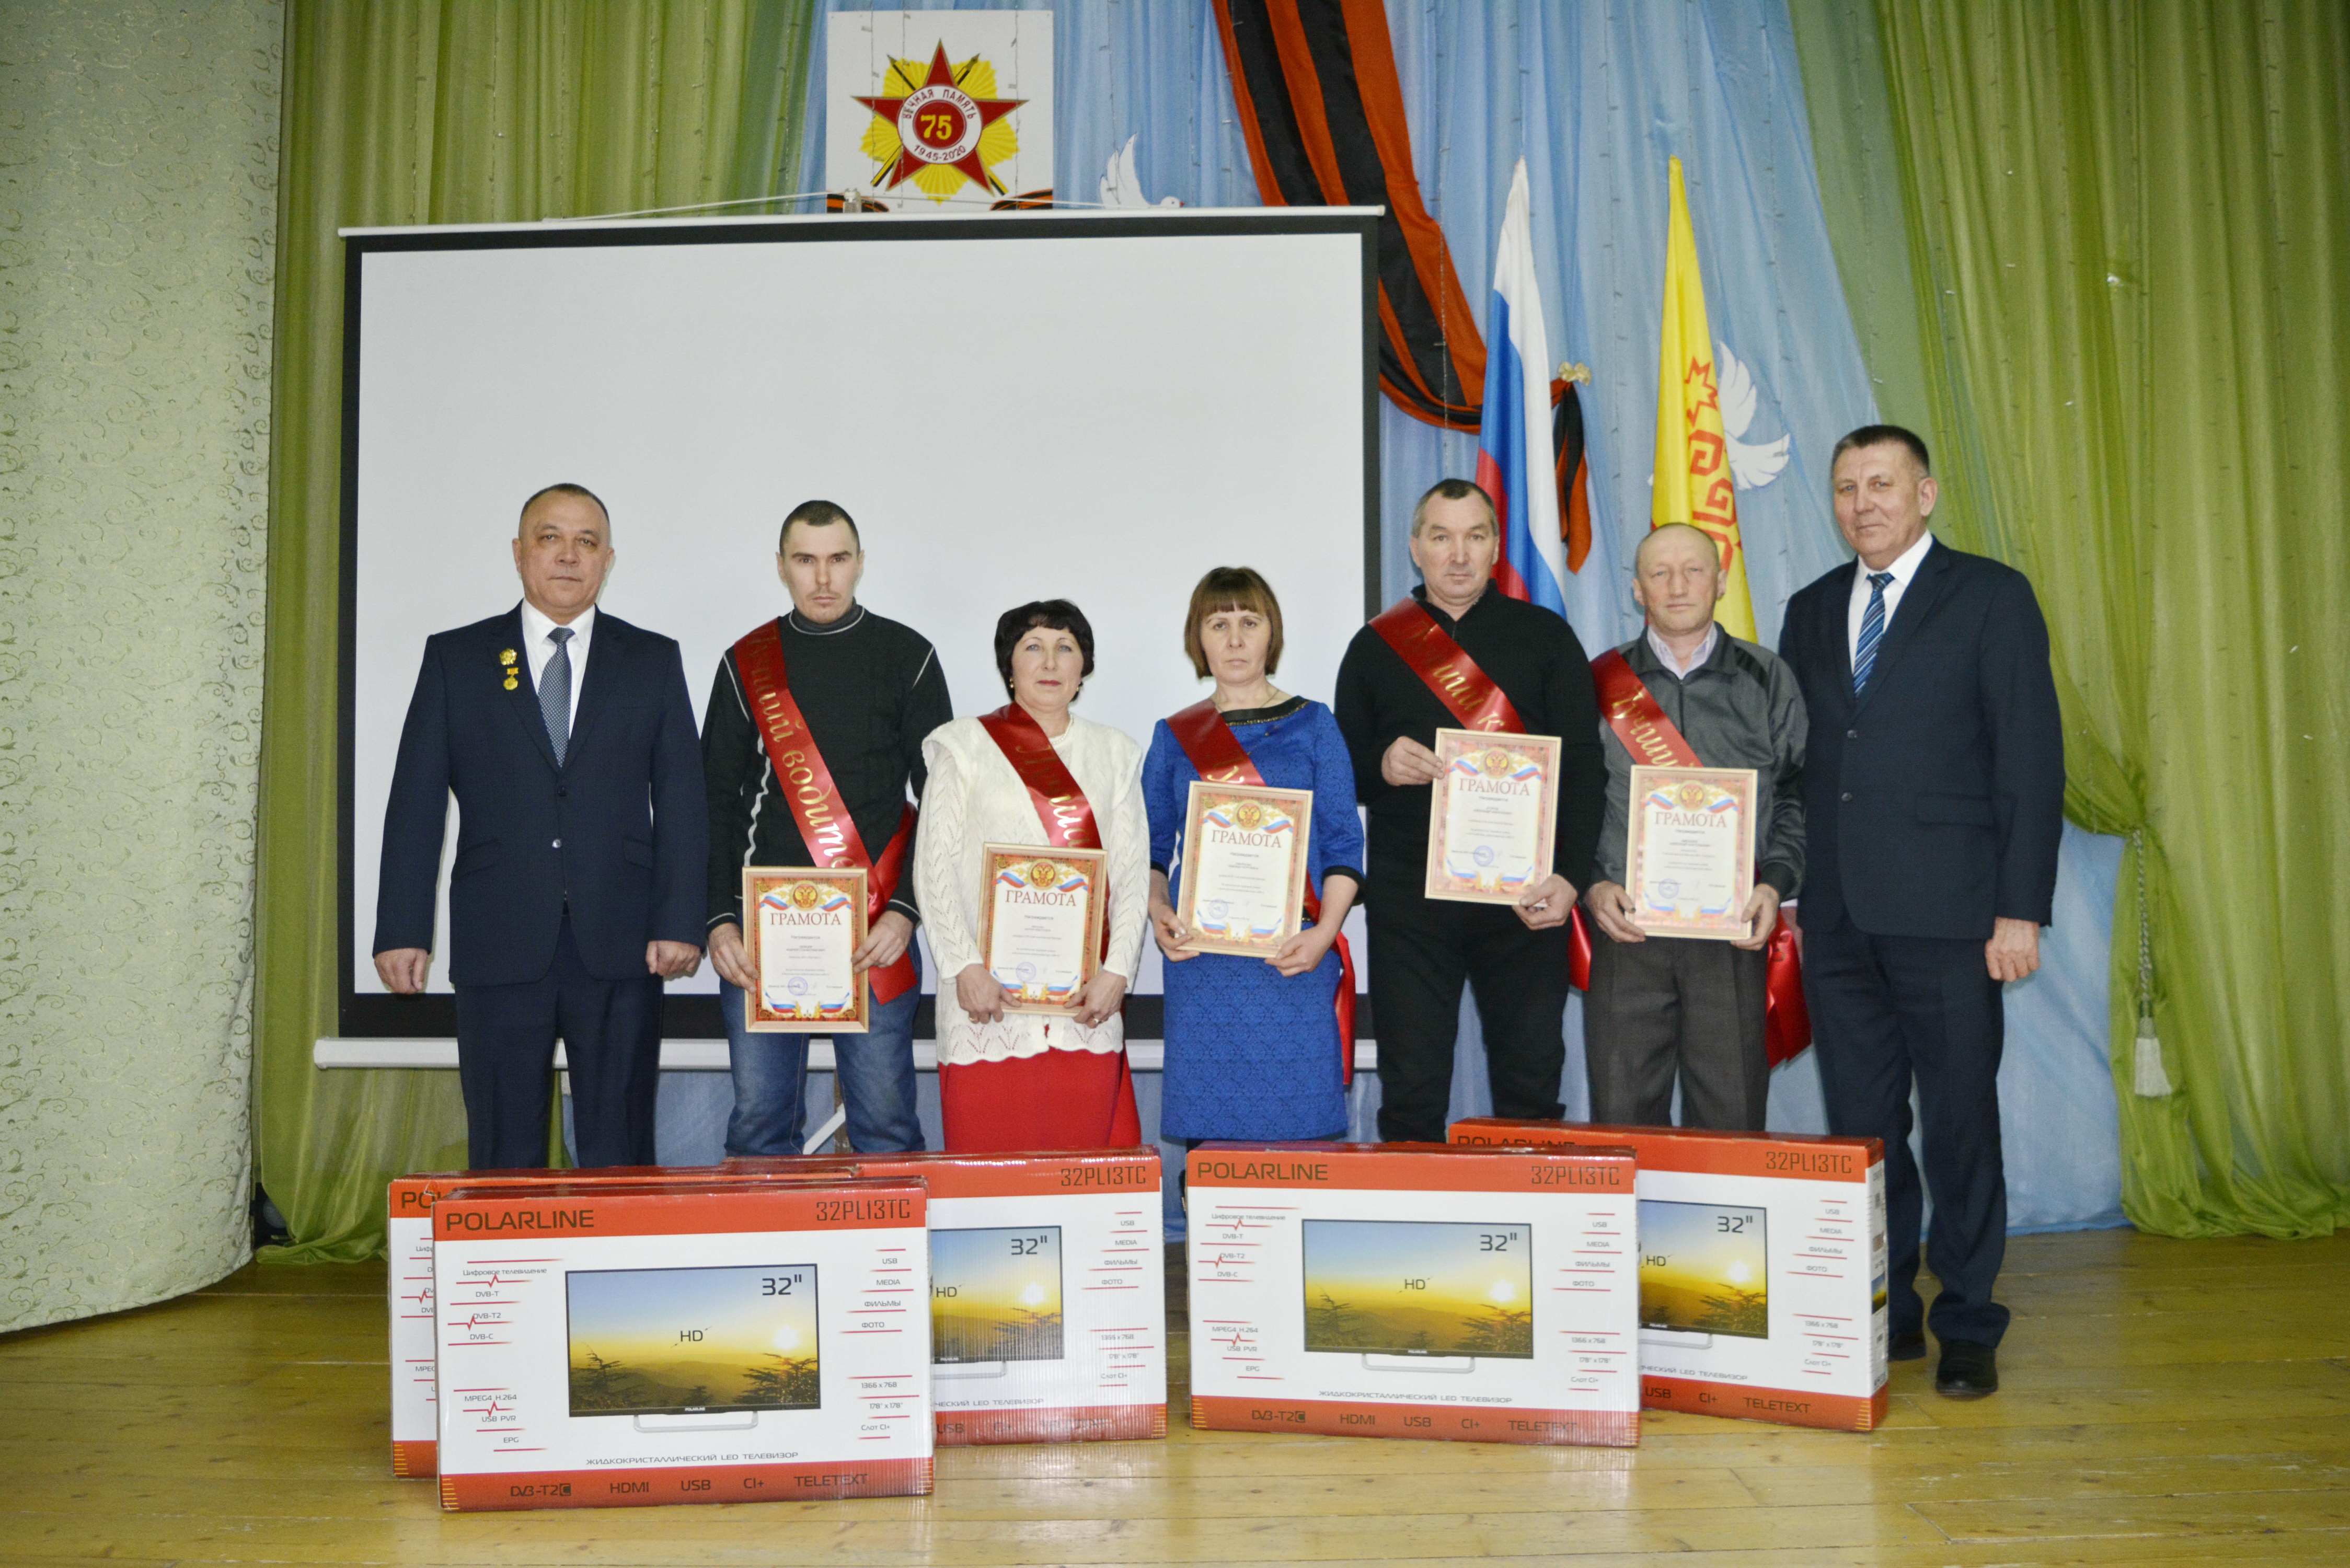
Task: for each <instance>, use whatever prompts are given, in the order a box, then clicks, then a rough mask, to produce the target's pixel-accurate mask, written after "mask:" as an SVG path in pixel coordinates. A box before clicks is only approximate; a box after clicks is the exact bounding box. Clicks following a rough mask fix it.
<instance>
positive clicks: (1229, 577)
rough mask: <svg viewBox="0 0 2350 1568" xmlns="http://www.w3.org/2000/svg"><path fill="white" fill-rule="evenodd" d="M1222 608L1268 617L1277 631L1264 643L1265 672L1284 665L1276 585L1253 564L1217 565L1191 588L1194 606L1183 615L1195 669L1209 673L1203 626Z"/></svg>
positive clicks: (1187, 646) (1199, 673)
mask: <svg viewBox="0 0 2350 1568" xmlns="http://www.w3.org/2000/svg"><path fill="white" fill-rule="evenodd" d="M1218 610H1250V611H1253V612H1254V613H1255V614H1257V615H1261V616H1263V618H1264V624H1265V626H1266V628H1268V629H1269V630H1271V632H1272V633H1273V638H1272V640H1270V641H1268V642H1267V643H1266V644H1265V645H1264V672H1265V673H1266V674H1267V675H1270V674H1272V673H1273V672H1274V670H1278V669H1280V668H1281V601H1280V600H1279V599H1277V598H1275V597H1273V585H1272V584H1271V583H1268V582H1266V581H1265V580H1264V579H1263V577H1262V576H1258V575H1257V573H1256V570H1255V568H1253V567H1251V566H1216V567H1213V568H1211V570H1210V571H1209V573H1208V575H1207V576H1204V577H1201V579H1200V586H1199V587H1195V588H1193V589H1192V590H1191V609H1190V610H1189V611H1187V612H1186V613H1185V615H1184V618H1183V651H1184V652H1186V653H1188V654H1190V655H1191V672H1192V673H1193V674H1195V675H1197V676H1199V677H1200V678H1201V680H1206V679H1207V676H1208V659H1207V655H1205V654H1204V653H1202V652H1201V651H1200V628H1201V625H1203V624H1204V623H1205V622H1206V620H1207V618H1209V617H1210V616H1211V615H1213V614H1215V613H1216V612H1217V611H1218Z"/></svg>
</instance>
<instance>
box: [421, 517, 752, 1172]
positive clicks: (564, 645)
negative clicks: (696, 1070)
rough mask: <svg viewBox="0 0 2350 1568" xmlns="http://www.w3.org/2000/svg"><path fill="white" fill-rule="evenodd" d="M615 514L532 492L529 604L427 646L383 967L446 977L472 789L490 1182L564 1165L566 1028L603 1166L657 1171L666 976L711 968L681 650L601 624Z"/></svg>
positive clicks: (582, 1157) (469, 847) (475, 972)
mask: <svg viewBox="0 0 2350 1568" xmlns="http://www.w3.org/2000/svg"><path fill="white" fill-rule="evenodd" d="M611 535H612V525H611V520H610V518H609V516H608V514H606V512H605V510H604V504H603V503H602V502H600V501H598V499H597V498H596V497H595V496H594V495H593V494H592V493H589V492H588V491H587V490H586V489H584V488H582V487H581V486H579V485H577V484H554V485H549V486H548V487H547V488H546V489H545V490H542V491H540V492H539V493H537V494H536V495H534V496H532V497H531V498H530V499H529V500H528V501H527V502H525V503H524V504H523V509H522V523H521V526H520V527H519V528H518V529H517V530H516V533H515V541H514V556H515V570H516V571H518V572H519V573H520V574H521V576H522V586H523V602H522V603H521V604H519V605H517V606H516V607H515V608H513V609H510V610H508V611H507V612H506V613H505V614H504V615H501V616H494V617H492V618H490V619H488V620H484V621H476V622H475V623H474V624H473V625H472V626H467V627H460V628H457V629H456V630H454V631H444V632H442V633H440V634H439V635H438V636H435V637H432V638H431V639H427V640H426V642H425V644H424V668H423V670H422V671H421V673H420V674H419V675H418V676H417V678H416V695H415V696H414V697H413V698H411V700H410V701H409V705H408V722H407V724H406V726H405V727H404V728H403V729H402V730H401V731H400V758H399V761H398V763H396V764H395V765H394V767H393V770H392V775H391V799H390V804H389V805H387V806H386V807H385V808H384V822H383V874H382V879H381V882H380V890H379V893H378V897H377V902H376V926H375V967H376V972H377V973H378V974H379V975H380V976H381V977H382V979H383V983H384V985H385V986H386V987H387V988H388V989H390V990H391V991H394V992H400V993H402V994H412V993H414V992H420V991H421V990H423V989H424V980H425V975H426V973H427V971H429V969H430V968H431V964H432V952H431V950H432V919H433V888H434V883H435V881H436V879H437V878H438V877H439V876H440V869H441V842H442V835H443V834H444V833H445V832H446V830H447V824H448V815H449V796H450V794H451V793H452V792H454V793H455V794H456V796H457V812H458V820H457V859H456V865H455V867H454V868H453V869H452V871H451V873H450V878H449V979H450V981H451V983H452V985H453V986H454V987H455V989H456V992H457V1070H458V1076H459V1078H460V1079H461V1081H462V1082H463V1088H464V1094H465V1121H466V1141H467V1148H468V1159H469V1161H470V1163H471V1165H472V1167H473V1168H474V1169H476V1170H485V1169H502V1168H517V1167H525V1166H537V1165H544V1164H546V1133H547V1095H548V1091H549V1075H550V1073H551V1070H552V1068H553V1066H554V1061H555V1042H556V1037H557V1036H558V1035H560V1036H561V1037H562V1040H563V1043H564V1049H565V1053H566V1054H567V1057H568V1058H569V1062H570V1067H571V1086H572V1094H571V1102H572V1112H573V1129H574V1135H575V1137H576V1138H577V1146H578V1147H577V1155H578V1161H579V1163H580V1164H581V1165H588V1166H593V1165H650V1164H651V1163H652V1162H653V1100H654V1096H655V1092H656V1089H657V1087H658V1085H659V1080H660V1009H661V982H662V981H664V980H670V979H674V978H677V977H679V976H681V975H688V974H691V973H692V972H693V971H694V970H696V969H697V968H699V967H700V966H701V962H702V945H701V944H702V877H703V876H704V872H705V862H706V860H707V858H708V856H709V838H710V826H709V820H710V819H709V805H708V803H707V801H706V799H705V798H704V795H703V792H702V747H701V743H700V742H699V741H698V740H697V739H696V738H695V735H694V728H693V705H692V702H691V700H690V699H689V698H688V697H687V695H686V689H685V666H684V664H683V662H682V661H681V659H680V658H679V655H678V647H677V644H676V643H675V642H674V641H672V640H671V639H669V638H666V637H659V636H656V635H654V634H653V633H651V632H649V631H642V630H639V628H636V627H633V626H630V625H629V623H628V622H627V621H624V620H622V619H620V618H619V617H617V616H610V615H601V614H598V611H597V608H596V599H597V597H598V595H599V594H601V593H602V592H603V590H604V579H605V577H606V576H607V575H608V573H609V572H610V571H611V569H612V561H613V550H612V537H611Z"/></svg>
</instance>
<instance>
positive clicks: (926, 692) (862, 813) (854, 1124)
mask: <svg viewBox="0 0 2350 1568" xmlns="http://www.w3.org/2000/svg"><path fill="white" fill-rule="evenodd" d="M775 571H776V575H777V576H780V577H781V578H782V579H783V583H784V587H785V589H786V590H788V591H789V592H790V594H791V598H792V608H791V611H790V613H789V614H787V615H785V616H784V617H783V618H782V619H781V620H779V621H777V622H775V624H774V631H775V636H776V638H777V639H779V641H780V644H781V649H782V669H783V671H784V673H785V686H786V688H787V690H788V692H789V696H790V700H791V701H793V702H794V703H795V704H796V705H797V707H798V709H799V713H800V716H801V717H802V718H803V719H804V720H805V723H806V742H805V743H812V745H813V747H814V749H815V750H816V752H817V753H820V755H821V757H822V760H823V764H824V767H825V769H826V770H827V771H828V772H829V774H830V775H831V780H832V783H833V785H834V786H835V788H836V789H837V793H838V796H839V799H840V802H841V803H842V804H843V805H846V806H847V813H848V815H849V817H850V818H851V820H853V821H854V822H855V824H856V829H857V831H856V837H857V838H858V841H859V842H860V843H861V844H862V846H863V847H864V848H865V849H866V850H867V851H868V857H869V859H870V860H871V861H873V862H882V863H887V862H889V861H890V860H891V858H892V857H891V855H890V853H889V845H890V843H891V841H892V840H893V839H896V838H897V837H898V836H899V834H900V832H901V831H902V832H903V833H904V835H905V836H906V837H907V838H908V839H910V838H911V836H912V833H913V828H912V825H911V823H910V822H906V823H904V824H903V825H902V826H901V820H900V819H901V818H902V817H903V816H904V815H905V809H906V797H907V791H908V788H909V786H910V787H911V789H912V791H913V794H914V795H915V797H916V798H917V799H919V798H920V795H921V792H922V784H923V768H922V738H923V737H924V736H926V735H928V734H929V733H930V732H931V731H932V730H935V729H937V728H938V727H939V726H940V725H941V724H943V723H945V722H947V721H948V720H950V719H951V718H952V717H953V716H954V714H953V711H952V709H951V706H950V705H949V702H948V699H947V682H946V676H945V675H944V673H943V672H941V670H940V669H939V660H938V654H937V652H936V651H935V650H934V649H932V648H931V645H930V642H929V641H928V640H927V639H924V638H923V637H922V636H921V635H920V633H919V632H916V631H915V630H913V629H912V628H910V627H906V626H902V625H900V624H899V623H898V622H896V621H894V620H887V619H884V618H882V617H880V616H878V615H875V614H873V613H872V612H871V611H870V610H868V609H867V608H866V607H864V606H862V605H860V604H858V602H857V598H856V595H857V584H858V579H859V578H861V577H862V576H864V575H865V549H864V545H863V542H862V540H861V538H860V537H859V535H858V529H857V524H856V523H855V522H854V521H852V520H851V519H850V517H849V515H848V514H847V513H846V512H844V511H842V510H841V509H840V508H839V507H838V506H837V505H835V504H832V503H831V502H829V501H808V502H804V503H802V504H800V505H799V506H797V507H795V509H794V510H793V512H792V514H791V515H790V516H788V517H786V518H785V519H784V527H783V535H782V537H781V539H780V540H779V541H778V543H777V545H776V551H775ZM768 629H769V628H764V627H763V628H759V629H758V631H756V632H754V633H753V634H752V638H747V639H744V643H743V644H738V645H737V646H736V648H735V649H732V650H730V651H729V652H728V653H727V654H726V655H725V656H724V657H723V658H722V659H719V661H718V675H717V679H716V680H715V681H714V682H713V683H712V686H711V691H710V706H709V710H708V711H707V713H706V714H705V715H704V717H703V720H702V773H703V775H704V776H705V777H706V778H707V780H708V781H709V790H710V894H709V899H710V902H709V910H710V920H709V923H710V958H711V962H712V966H713V967H714V968H716V970H717V971H718V973H719V978H720V980H721V981H722V982H723V983H722V984H721V985H720V987H719V1002H720V1006H721V1008H722V1010H723V1012H724V1014H725V1018H726V1038H727V1044H728V1047H729V1054H730V1056H731V1059H732V1061H733V1076H734V1112H733V1116H730V1117H729V1118H728V1119H727V1123H726V1152H727V1153H728V1154H731V1155H776V1154H797V1153H799V1152H800V1140H801V1138H802V1137H803V1136H804V1135H805V1130H806V1095H805V1089H806V1078H807V1037H806V1035H804V1034H786V1033H764V1032H762V1033H755V1034H754V1033H750V1032H749V1031H747V1030H746V1029H745V1028H744V1027H743V992H745V991H747V990H750V989H753V988H754V987H755V986H756V984H757V983H758V980H757V976H756V975H755V974H754V972H753V971H752V969H751V964H750V961H749V955H748V953H747V952H746V950H744V947H743V924H742V922H743V867H746V866H814V865H817V864H819V862H818V861H817V860H816V857H814V856H813V855H812V854H811V853H810V852H809V849H808V846H807V841H806V836H804V835H803V833H802V831H801V825H800V822H799V820H798V818H797V817H796V816H795V810H794V805H793V800H794V797H795V794H797V792H795V791H787V790H785V788H783V787H780V786H779V784H778V782H777V779H776V774H775V763H774V761H773V760H772V758H771V756H770V753H769V748H768V746H767V744H766V742H765V739H764V736H763V734H762V732H761V728H760V724H759V722H758V721H757V720H755V719H754V717H753V709H754V703H755V702H756V701H757V699H758V698H759V696H760V695H761V694H760V693H759V692H758V691H755V690H753V689H752V687H751V685H750V684H749V683H751V682H754V681H755V680H757V679H758V678H759V677H758V674H757V670H758V668H759V666H758V665H757V663H756V662H755V661H751V662H746V655H745V646H746V645H748V644H749V643H750V642H752V640H753V639H760V638H764V635H765V634H766V633H767V631H768ZM911 859H912V845H911V844H910V842H909V843H907V844H904V845H903V846H900V863H901V864H903V865H904V867H905V874H904V875H902V876H901V877H899V880H898V884H897V888H896V889H895V891H894V892H893V893H892V894H891V895H890V897H889V907H888V909H886V910H885V911H883V912H881V913H879V916H878V918H876V919H874V920H873V922H872V925H871V928H870V930H869V933H868V936H867V938H866V941H865V945H864V946H863V947H861V948H859V949H858V951H857V954H856V961H857V966H858V968H859V969H860V970H865V971H868V972H870V973H871V974H872V976H873V978H874V981H875V992H874V996H873V1005H872V1009H871V1014H870V1027H869V1029H868V1032H867V1033H863V1034H850V1033H842V1034H837V1035H835V1036H834V1037H833V1042H832V1046H833V1058H834V1061H835V1063H836V1070H837V1073H838V1075H839V1082H840V1085H841V1091H842V1095H843V1097H844V1098H845V1099H846V1100H847V1108H848V1122H847V1134H848V1140H849V1143H850V1145H851V1146H852V1147H856V1148H858V1149H862V1150H866V1151H868V1152H870V1153H876V1154H879V1153H890V1152H896V1151H899V1150H906V1149H919V1148H920V1147H922V1128H921V1123H920V1121H919V1120H918V1119H917V1118H916V1116H915V1112H914V1052H913V1034H914V1008H915V1006H916V1004H917V1003H918V1002H920V1000H921V986H920V979H919V972H917V973H916V975H915V977H914V983H911V984H906V985H905V986H904V989H903V990H902V991H899V992H896V993H895V994H893V995H890V996H889V998H888V999H887V1000H884V998H883V994H882V993H883V991H884V990H885V989H886V988H887V985H888V982H887V981H885V980H884V978H883V976H884V971H889V969H890V968H891V966H893V965H896V964H898V963H899V961H900V959H904V960H905V961H908V962H910V963H915V964H916V969H917V971H919V963H918V961H917V955H916V954H915V953H914V952H911V951H910V950H909V947H910V943H911V942H912V940H913V935H914V924H915V922H916V921H917V920H919V919H920V918H921V917H920V911H919V910H918V909H917V908H916V905H915V901H914V878H913V876H912V874H911V873H912V866H911ZM836 863H837V862H836ZM898 972H899V975H900V976H901V977H902V976H903V975H904V974H905V972H906V971H903V970H899V971H898ZM899 983H903V981H902V979H901V980H900V981H899Z"/></svg>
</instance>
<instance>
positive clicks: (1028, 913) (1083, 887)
mask: <svg viewBox="0 0 2350 1568" xmlns="http://www.w3.org/2000/svg"><path fill="white" fill-rule="evenodd" d="M981 864H982V866H983V869H984V874H985V876H986V877H987V885H986V887H985V888H983V889H982V890H981V894H980V900H979V950H980V951H981V953H982V954H983V955H984V958H985V961H986V964H987V971H988V972H989V973H990V974H992V975H993V976H994V977H995V978H996V979H997V981H1000V982H1002V983H1003V985H1004V986H1006V987H1007V988H1009V989H1010V990H1012V991H1014V992H1018V993H1019V1000H1018V1001H1016V1002H1007V1003H1005V1006H1006V1008H1007V1009H1008V1010H1009V1011H1011V1012H1054V1013H1062V1014H1073V1013H1075V1012H1076V1010H1077V992H1080V991H1083V990H1084V989H1085V985H1086V981H1089V980H1091V979H1093V977H1094V971H1095V970H1096V969H1097V968H1099V967H1100V964H1101V942H1102V913H1103V911H1102V905H1103V901H1104V896H1105V895H1106V894H1107V890H1108V886H1109V883H1108V878H1109V857H1107V855H1105V854H1104V853H1103V852H1102V851H1101V850H1098V849H1043V848H1039V847H1037V846H1035V845H1023V844H990V845H988V846H985V855H984V857H983V860H982V862H981Z"/></svg>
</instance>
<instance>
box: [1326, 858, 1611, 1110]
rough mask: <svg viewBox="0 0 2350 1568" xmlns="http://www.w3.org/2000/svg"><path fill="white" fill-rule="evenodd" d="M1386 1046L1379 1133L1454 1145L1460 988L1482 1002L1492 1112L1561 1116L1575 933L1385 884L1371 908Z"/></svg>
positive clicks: (1377, 1003)
mask: <svg viewBox="0 0 2350 1568" xmlns="http://www.w3.org/2000/svg"><path fill="white" fill-rule="evenodd" d="M1365 918H1366V920H1367V924H1368V925H1369V927H1370V936H1371V1011H1372V1013H1373V1023H1374V1025H1375V1027H1376V1028H1377V1030H1378V1042H1379V1137H1380V1139H1381V1141H1383V1142H1387V1143H1399V1142H1405V1141H1411V1142H1427V1143H1441V1142H1443V1141H1444V1128H1445V1120H1444V1116H1445V1112H1446V1110H1447V1109H1448V1108H1449V1107H1450V1106H1451V1099H1452V1047H1453V1042H1454V1040H1455V1038H1456V1037H1457V1036H1458V1035H1459V1033H1460V1031H1461V982H1462V981H1464V980H1465V981H1467V982H1468V984H1469V985H1470V987H1471V989H1472V991H1473V992H1475V995H1476V998H1477V1016H1478V1020H1479V1022H1480V1023H1482V1025H1483V1026H1484V1033H1485V1063H1486V1067H1487V1069H1488V1071H1489V1072H1490V1073H1491V1075H1492V1080H1493V1114H1494V1115H1495V1116H1526V1117H1536V1118H1540V1119H1544V1120H1553V1119H1555V1118H1556V1117H1557V1116H1559V1114H1560V1113H1561V1112H1562V1111H1563V1110H1564V1109H1565V1106H1563V1105H1561V1103H1560V1101H1559V1097H1558V1081H1559V1075H1560V1074H1561V1073H1562V1072H1564V1071H1565V1065H1566V1037H1565V1033H1563V1031H1562V1024H1563V1022H1564V1020H1565V1014H1566V990H1567V985H1566V928H1565V927H1564V926H1558V927H1554V928H1552V929H1549V930H1545V931H1530V930H1528V929H1526V928H1525V925H1524V924H1523V922H1522V921H1521V920H1520V919H1518V917H1517V912H1516V911H1515V910H1513V909H1509V908H1507V907H1504V906H1502V905H1495V904H1457V903H1453V902H1451V901H1449V900H1443V899H1430V898H1421V897H1419V894H1418V892H1417V891H1416V890H1413V891H1409V892H1407V891H1399V890H1396V889H1390V888H1380V889H1378V891H1377V892H1376V893H1375V894H1374V895H1373V896H1372V898H1371V900H1370V907H1369V909H1368V910H1367V912H1366V917H1365Z"/></svg>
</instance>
